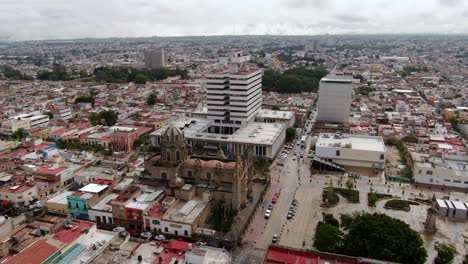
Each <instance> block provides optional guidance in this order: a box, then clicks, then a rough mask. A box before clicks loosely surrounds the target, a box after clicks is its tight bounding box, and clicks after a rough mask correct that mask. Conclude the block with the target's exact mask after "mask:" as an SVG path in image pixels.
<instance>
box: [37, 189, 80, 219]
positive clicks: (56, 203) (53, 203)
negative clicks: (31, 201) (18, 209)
mask: <svg viewBox="0 0 468 264" xmlns="http://www.w3.org/2000/svg"><path fill="white" fill-rule="evenodd" d="M70 195H73V192H72V191H65V192H63V193H59V194H57V195H55V196H54V197H52V198H50V199H49V200H47V201H44V202H43V203H42V204H43V206H44V208H45V209H46V210H47V212H50V213H55V214H63V215H68V213H69V212H68V202H67V197H68V196H70Z"/></svg>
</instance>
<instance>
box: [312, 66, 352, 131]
mask: <svg viewBox="0 0 468 264" xmlns="http://www.w3.org/2000/svg"><path fill="white" fill-rule="evenodd" d="M352 83H353V79H352V77H348V76H330V75H329V76H326V77H324V78H322V79H321V80H320V89H319V92H318V93H319V98H318V116H317V120H318V121H321V122H325V123H342V124H347V123H348V122H349V114H350V111H351V102H352V96H351V94H352V90H353V84H352Z"/></svg>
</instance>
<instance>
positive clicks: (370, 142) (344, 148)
mask: <svg viewBox="0 0 468 264" xmlns="http://www.w3.org/2000/svg"><path fill="white" fill-rule="evenodd" d="M315 156H316V157H318V158H321V159H323V160H327V161H332V162H334V163H336V164H339V165H341V166H345V167H346V166H348V167H363V168H373V169H384V168H385V159H386V149H385V143H384V141H383V138H382V137H377V136H360V135H351V134H341V133H335V134H331V133H321V134H319V137H318V139H317V143H316V145H315Z"/></svg>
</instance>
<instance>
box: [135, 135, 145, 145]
mask: <svg viewBox="0 0 468 264" xmlns="http://www.w3.org/2000/svg"><path fill="white" fill-rule="evenodd" d="M134 143H135V147H137V148H138V147H140V146H141V145H143V143H145V139H144V138H141V137H139V138H137V139H135V141H134Z"/></svg>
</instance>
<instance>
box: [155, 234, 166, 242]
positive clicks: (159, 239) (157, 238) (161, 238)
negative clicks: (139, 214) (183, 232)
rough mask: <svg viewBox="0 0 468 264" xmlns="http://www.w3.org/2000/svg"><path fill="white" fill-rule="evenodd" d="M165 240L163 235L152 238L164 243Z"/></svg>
mask: <svg viewBox="0 0 468 264" xmlns="http://www.w3.org/2000/svg"><path fill="white" fill-rule="evenodd" d="M165 239H166V237H165V236H164V235H157V236H154V240H157V241H164V240H165Z"/></svg>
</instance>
